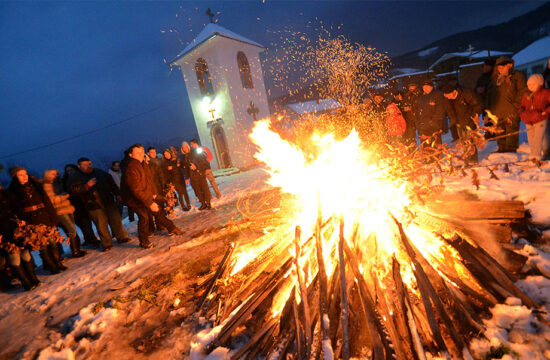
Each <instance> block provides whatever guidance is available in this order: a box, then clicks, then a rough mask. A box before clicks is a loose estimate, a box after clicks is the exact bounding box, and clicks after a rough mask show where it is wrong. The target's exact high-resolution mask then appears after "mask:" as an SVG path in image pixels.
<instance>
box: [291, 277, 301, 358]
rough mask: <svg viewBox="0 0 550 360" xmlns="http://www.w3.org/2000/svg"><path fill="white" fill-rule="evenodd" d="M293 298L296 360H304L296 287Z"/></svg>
mask: <svg viewBox="0 0 550 360" xmlns="http://www.w3.org/2000/svg"><path fill="white" fill-rule="evenodd" d="M292 291H293V294H292V297H293V300H292V313H293V317H294V327H295V329H296V358H297V359H299V360H301V359H303V358H304V352H303V351H302V347H303V346H302V326H301V324H300V315H299V313H298V306H297V305H296V287H294V290H292Z"/></svg>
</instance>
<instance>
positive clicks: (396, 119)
mask: <svg viewBox="0 0 550 360" xmlns="http://www.w3.org/2000/svg"><path fill="white" fill-rule="evenodd" d="M386 129H387V130H388V135H390V136H401V135H403V134H404V133H405V129H407V123H406V122H405V118H403V115H402V114H401V110H399V108H398V107H397V105H396V104H394V103H391V104H389V105H388V106H387V108H386Z"/></svg>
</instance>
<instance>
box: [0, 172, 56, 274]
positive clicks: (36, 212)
mask: <svg viewBox="0 0 550 360" xmlns="http://www.w3.org/2000/svg"><path fill="white" fill-rule="evenodd" d="M10 176H11V177H12V181H11V184H10V187H9V190H10V191H11V193H12V194H13V210H14V212H15V214H17V217H18V218H19V219H20V220H23V221H24V222H25V223H26V224H29V225H46V226H51V227H56V226H57V224H58V223H59V218H58V217H57V214H56V212H55V209H54V208H53V206H52V203H51V201H50V199H49V198H48V195H46V193H45V192H44V190H43V188H42V184H40V182H38V180H36V179H34V178H32V177H29V175H28V174H27V170H26V169H25V168H23V167H20V166H16V167H14V168H12V169H10ZM40 256H41V257H42V260H43V261H44V267H47V268H49V269H50V271H51V272H52V273H54V274H58V273H60V272H61V271H63V270H66V269H67V268H66V267H65V266H64V265H63V264H62V263H61V256H60V254H59V250H58V248H57V246H56V245H55V244H52V243H50V244H48V245H44V246H42V247H41V248H40Z"/></svg>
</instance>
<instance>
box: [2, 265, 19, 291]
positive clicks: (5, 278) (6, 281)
mask: <svg viewBox="0 0 550 360" xmlns="http://www.w3.org/2000/svg"><path fill="white" fill-rule="evenodd" d="M17 286H19V287H21V286H20V285H19V284H18V285H17ZM17 286H14V285H12V283H11V277H10V274H8V271H7V269H6V268H4V267H0V290H1V291H9V290H15V289H17V288H18V287H17Z"/></svg>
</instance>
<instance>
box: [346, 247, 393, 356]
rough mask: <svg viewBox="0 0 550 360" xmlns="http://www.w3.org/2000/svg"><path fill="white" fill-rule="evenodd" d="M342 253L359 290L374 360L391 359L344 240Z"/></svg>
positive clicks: (380, 327) (389, 350)
mask: <svg viewBox="0 0 550 360" xmlns="http://www.w3.org/2000/svg"><path fill="white" fill-rule="evenodd" d="M344 252H345V254H346V257H347V258H348V264H349V265H350V267H351V269H352V271H353V274H354V276H355V279H356V280H357V285H358V289H359V291H358V294H359V298H360V300H361V307H362V308H363V312H364V314H365V317H366V320H367V328H366V330H367V331H368V335H369V337H370V339H371V340H372V344H373V357H374V360H381V359H391V358H392V354H393V352H392V351H391V348H390V346H389V344H388V343H387V341H386V338H385V336H384V331H383V330H382V325H381V324H380V323H379V322H378V320H377V315H376V312H375V305H374V301H373V299H372V297H371V295H370V294H369V291H368V289H367V284H366V283H365V280H364V278H363V275H362V274H361V271H360V270H359V264H358V263H357V260H356V259H355V256H354V254H353V252H352V251H351V249H350V248H349V246H348V244H347V242H346V241H345V240H344Z"/></svg>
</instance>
